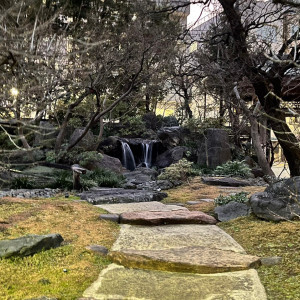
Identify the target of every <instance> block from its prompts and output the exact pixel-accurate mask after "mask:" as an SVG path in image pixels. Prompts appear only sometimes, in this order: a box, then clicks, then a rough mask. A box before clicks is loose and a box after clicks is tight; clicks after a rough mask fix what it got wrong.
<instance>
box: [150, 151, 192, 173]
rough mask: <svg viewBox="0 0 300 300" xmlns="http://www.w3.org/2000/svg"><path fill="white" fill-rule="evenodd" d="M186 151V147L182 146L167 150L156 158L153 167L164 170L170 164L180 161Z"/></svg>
mask: <svg viewBox="0 0 300 300" xmlns="http://www.w3.org/2000/svg"><path fill="white" fill-rule="evenodd" d="M187 150H188V149H187V147H183V146H177V147H175V148H172V149H169V150H167V151H165V152H164V153H162V154H160V155H158V156H157V158H156V161H155V163H154V165H155V166H157V167H158V168H166V167H168V166H170V165H171V164H174V163H177V162H178V161H179V160H181V159H182V158H183V157H184V154H185V153H186V151H187Z"/></svg>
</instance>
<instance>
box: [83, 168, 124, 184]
mask: <svg viewBox="0 0 300 300" xmlns="http://www.w3.org/2000/svg"><path fill="white" fill-rule="evenodd" d="M92 182H94V183H96V185H94V186H103V187H114V188H115V187H121V186H122V184H123V182H124V177H123V176H122V175H119V174H116V173H114V172H112V171H109V170H106V169H97V170H95V171H93V172H88V173H87V174H86V175H83V176H82V185H83V186H84V185H85V187H89V186H88V184H89V183H90V184H91V183H92Z"/></svg>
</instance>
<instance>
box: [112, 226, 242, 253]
mask: <svg viewBox="0 0 300 300" xmlns="http://www.w3.org/2000/svg"><path fill="white" fill-rule="evenodd" d="M183 247H202V248H207V249H216V250H222V251H233V252H238V253H244V254H246V253H245V250H244V249H243V248H242V247H241V246H240V245H239V244H238V243H237V242H236V241H235V240H234V239H233V238H232V237H231V236H230V235H228V234H227V233H226V232H224V231H223V230H222V229H220V228H219V227H217V226H215V225H198V224H196V225H194V224H192V225H191V224H188V225H183V224H180V225H165V226H154V227H153V226H151V227H149V226H133V225H128V224H124V225H121V230H120V234H119V237H118V239H117V241H116V242H115V243H114V245H113V247H112V249H111V250H112V251H122V250H168V249H176V248H177V249H178V248H183Z"/></svg>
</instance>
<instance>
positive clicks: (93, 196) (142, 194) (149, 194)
mask: <svg viewBox="0 0 300 300" xmlns="http://www.w3.org/2000/svg"><path fill="white" fill-rule="evenodd" d="M165 197H167V194H166V193H163V192H157V191H149V190H129V189H121V188H92V189H90V190H89V191H85V192H83V193H81V194H80V198H81V199H82V200H86V201H88V202H89V203H92V204H94V205H95V204H105V203H128V202H148V201H161V200H162V199H163V198H165Z"/></svg>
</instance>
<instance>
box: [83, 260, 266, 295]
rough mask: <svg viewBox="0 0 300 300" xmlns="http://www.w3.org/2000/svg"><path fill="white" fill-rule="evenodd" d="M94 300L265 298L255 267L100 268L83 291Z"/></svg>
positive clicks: (116, 266) (110, 266) (113, 266)
mask: <svg viewBox="0 0 300 300" xmlns="http://www.w3.org/2000/svg"><path fill="white" fill-rule="evenodd" d="M83 296H84V297H91V298H94V299H124V300H125V299H132V300H133V299H135V300H142V299H151V300H162V299H163V300H183V299H184V300H195V299H199V300H200V299H201V300H209V299H210V300H212V299H215V300H217V299H224V300H229V299H230V300H258V299H259V300H266V299H267V296H266V293H265V290H264V288H263V286H262V285H261V283H260V280H259V278H258V275H257V272H256V271H255V270H253V269H252V270H247V271H238V272H230V273H220V274H213V275H200V274H188V273H184V274H183V273H173V272H161V271H145V270H137V269H127V268H124V267H123V266H118V265H115V264H111V265H109V266H108V267H107V268H106V269H105V270H103V271H102V272H101V274H100V276H99V278H98V280H97V281H96V282H94V283H93V284H92V285H91V286H90V287H89V288H88V289H87V290H86V291H85V292H84V294H83Z"/></svg>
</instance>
